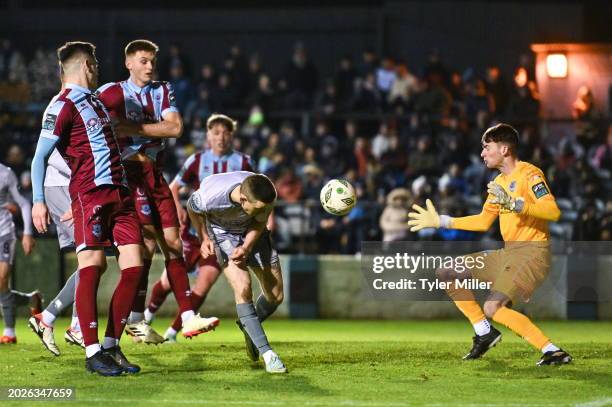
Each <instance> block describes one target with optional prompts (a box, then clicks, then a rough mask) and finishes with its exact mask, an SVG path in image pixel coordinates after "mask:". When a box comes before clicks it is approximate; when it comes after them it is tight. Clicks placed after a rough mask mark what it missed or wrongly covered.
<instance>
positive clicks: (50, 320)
mask: <svg viewBox="0 0 612 407" xmlns="http://www.w3.org/2000/svg"><path fill="white" fill-rule="evenodd" d="M41 317H42V321H43V322H44V323H45V325H47V326H53V324H54V323H55V315H53V314H52V313H50V312H49V311H47V310H44V311H43V312H42V313H41Z"/></svg>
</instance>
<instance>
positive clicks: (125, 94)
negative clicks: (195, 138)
mask: <svg viewBox="0 0 612 407" xmlns="http://www.w3.org/2000/svg"><path fill="white" fill-rule="evenodd" d="M96 93H97V95H98V97H99V98H100V100H101V101H102V103H104V106H106V108H107V109H108V110H109V111H110V115H111V117H112V118H121V119H127V120H130V121H133V122H136V123H157V122H160V121H162V120H163V119H164V116H165V115H166V114H168V113H170V112H178V109H177V107H176V103H175V99H174V92H173V91H172V86H171V85H170V84H169V83H168V82H160V81H153V82H150V83H149V84H147V85H146V86H144V87H142V88H141V87H139V86H137V85H136V84H135V83H134V82H132V81H131V80H130V79H127V80H125V81H122V82H110V83H107V84H105V85H102V86H101V87H100V88H98V90H97V92H96ZM165 144H166V142H165V139H159V138H158V139H154V138H149V137H143V136H140V135H134V136H132V137H126V138H120V139H119V145H120V147H121V157H122V158H123V159H126V158H128V157H130V156H132V155H134V154H136V153H138V152H141V153H144V154H146V155H147V156H148V157H149V158H151V159H152V160H153V161H156V162H158V163H159V162H160V159H161V152H162V151H163V149H164V147H165Z"/></svg>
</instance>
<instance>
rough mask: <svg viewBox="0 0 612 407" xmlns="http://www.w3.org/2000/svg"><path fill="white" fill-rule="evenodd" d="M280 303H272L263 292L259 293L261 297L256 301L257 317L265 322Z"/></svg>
mask: <svg viewBox="0 0 612 407" xmlns="http://www.w3.org/2000/svg"><path fill="white" fill-rule="evenodd" d="M278 305H279V304H274V303H270V302H269V301H268V300H266V297H264V295H263V293H262V294H259V298H257V301H256V302H255V310H256V311H257V317H258V318H259V320H260V321H261V322H264V321H265V320H266V319H267V318H268V317H269V316H270V315H272V314H273V313H274V311H276V309H277V308H278Z"/></svg>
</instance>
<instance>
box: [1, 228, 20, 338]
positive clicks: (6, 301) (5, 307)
mask: <svg viewBox="0 0 612 407" xmlns="http://www.w3.org/2000/svg"><path fill="white" fill-rule="evenodd" d="M0 250H1V252H0V310H2V318H3V320H4V332H3V333H2V336H1V337H0V345H2V344H11V343H17V335H16V334H15V312H16V306H15V296H14V294H13V292H12V291H11V290H10V289H9V281H10V276H11V269H12V267H13V266H12V265H13V259H14V254H15V238H14V237H13V236H10V238H9V237H7V238H6V239H4V240H2V241H0Z"/></svg>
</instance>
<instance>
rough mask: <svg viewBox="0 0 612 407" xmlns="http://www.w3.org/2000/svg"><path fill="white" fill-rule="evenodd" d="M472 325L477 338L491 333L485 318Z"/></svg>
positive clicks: (489, 325)
mask: <svg viewBox="0 0 612 407" xmlns="http://www.w3.org/2000/svg"><path fill="white" fill-rule="evenodd" d="M472 325H473V326H474V332H476V335H478V336H483V335H486V334H488V333H489V332H491V324H490V323H489V320H488V319H486V318H485V319H483V320H482V321H479V322H476V323H475V324H472Z"/></svg>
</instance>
